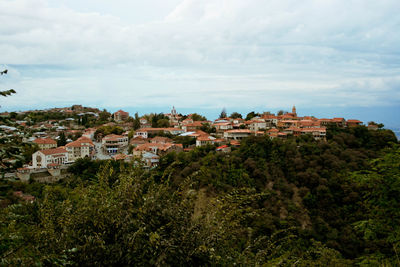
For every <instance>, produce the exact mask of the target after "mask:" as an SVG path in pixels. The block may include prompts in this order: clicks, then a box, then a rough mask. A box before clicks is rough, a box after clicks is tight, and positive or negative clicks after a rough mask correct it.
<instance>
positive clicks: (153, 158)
mask: <svg viewBox="0 0 400 267" xmlns="http://www.w3.org/2000/svg"><path fill="white" fill-rule="evenodd" d="M159 161H160V157H159V156H158V155H156V154H154V153H151V152H144V153H143V154H142V162H143V164H144V167H146V168H152V167H156V166H157V165H158V162H159Z"/></svg>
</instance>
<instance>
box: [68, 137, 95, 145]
mask: <svg viewBox="0 0 400 267" xmlns="http://www.w3.org/2000/svg"><path fill="white" fill-rule="evenodd" d="M65 146H66V147H82V146H94V144H93V142H92V140H90V138H88V137H85V136H81V137H79V138H78V139H77V140H76V141H73V142H71V143H68V144H67V145H65Z"/></svg>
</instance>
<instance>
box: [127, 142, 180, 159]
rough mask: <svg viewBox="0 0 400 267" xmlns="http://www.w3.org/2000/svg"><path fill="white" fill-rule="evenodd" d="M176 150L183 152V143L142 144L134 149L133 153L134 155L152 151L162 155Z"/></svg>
mask: <svg viewBox="0 0 400 267" xmlns="http://www.w3.org/2000/svg"><path fill="white" fill-rule="evenodd" d="M172 151H176V152H181V151H183V146H182V144H172V143H167V144H159V143H146V144H141V145H138V146H137V147H135V149H134V150H133V155H134V156H141V155H142V154H143V153H145V152H151V153H154V154H156V155H159V156H162V155H165V154H167V153H169V152H172Z"/></svg>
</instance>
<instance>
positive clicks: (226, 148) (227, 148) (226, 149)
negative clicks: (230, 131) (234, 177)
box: [216, 145, 231, 153]
mask: <svg viewBox="0 0 400 267" xmlns="http://www.w3.org/2000/svg"><path fill="white" fill-rule="evenodd" d="M216 151H220V152H224V153H229V152H231V147H230V146H228V145H222V146H219V147H217V149H216Z"/></svg>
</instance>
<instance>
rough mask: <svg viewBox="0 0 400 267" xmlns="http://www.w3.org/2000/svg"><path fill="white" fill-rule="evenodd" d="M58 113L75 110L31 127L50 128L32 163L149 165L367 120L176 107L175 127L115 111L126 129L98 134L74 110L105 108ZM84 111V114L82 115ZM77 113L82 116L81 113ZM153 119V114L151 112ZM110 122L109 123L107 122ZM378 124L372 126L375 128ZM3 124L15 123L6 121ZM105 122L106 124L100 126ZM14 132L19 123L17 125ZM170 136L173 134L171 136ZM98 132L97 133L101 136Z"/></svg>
mask: <svg viewBox="0 0 400 267" xmlns="http://www.w3.org/2000/svg"><path fill="white" fill-rule="evenodd" d="M51 111H52V112H61V113H66V114H71V118H70V119H69V120H68V118H67V119H63V121H67V122H68V124H67V123H64V124H61V123H60V121H57V120H49V121H46V122H41V123H39V124H36V125H31V126H29V127H31V128H33V129H34V128H35V127H37V128H40V129H42V130H43V129H44V130H43V131H35V132H34V134H33V136H32V137H30V139H29V140H26V141H32V142H34V143H35V144H37V146H38V147H39V149H40V150H39V151H37V152H35V153H34V154H33V155H32V162H31V165H30V168H33V169H38V168H58V167H60V166H63V165H66V164H69V163H72V162H74V161H76V160H77V159H79V158H90V159H108V158H112V159H115V160H124V161H131V160H132V159H135V160H137V159H140V160H141V163H142V164H143V165H144V166H146V167H149V168H151V167H154V166H156V165H157V164H158V161H159V158H160V157H161V156H163V155H165V154H167V153H170V152H172V151H175V152H181V151H189V150H191V149H193V148H194V147H196V146H197V147H198V146H205V145H217V150H218V151H223V152H228V151H230V149H231V147H232V146H238V145H240V141H241V140H242V139H244V138H247V137H249V136H268V137H269V138H271V139H274V138H287V137H288V136H300V135H305V134H308V135H311V136H313V137H314V138H315V139H316V140H324V139H325V138H326V129H327V127H328V126H329V125H335V126H337V127H355V126H358V125H361V124H362V122H361V121H359V120H353V119H351V120H345V119H344V118H333V119H326V118H322V119H318V118H315V117H313V116H303V117H301V116H298V115H297V111H296V107H293V109H292V112H287V113H284V114H280V115H275V114H271V113H264V114H261V115H258V116H255V117H253V118H251V119H249V120H245V119H242V118H237V117H235V118H230V117H227V118H219V119H216V120H214V121H207V120H204V121H198V120H196V119H198V117H197V118H195V117H194V116H193V115H191V114H189V115H187V116H183V115H181V114H178V113H177V112H176V109H175V108H174V107H173V108H172V110H171V112H170V113H167V114H164V115H165V116H166V117H167V118H168V120H169V127H165V128H153V127H151V123H149V122H148V120H147V119H146V117H142V118H140V128H139V129H137V130H135V131H133V128H132V127H133V124H130V123H129V121H128V119H129V118H130V117H129V113H128V112H125V111H123V110H118V111H117V112H115V113H113V114H112V115H111V118H110V121H109V122H108V123H106V124H105V125H106V126H115V125H117V126H120V127H121V128H123V129H124V131H125V132H124V133H123V134H121V135H117V134H109V135H106V136H101V135H97V136H96V135H95V133H96V130H97V128H98V127H95V128H87V129H86V128H84V127H83V126H82V125H77V123H75V122H74V120H75V119H74V118H73V117H72V115H73V114H75V115H78V116H81V115H85V114H86V115H91V116H95V117H98V115H99V110H98V109H91V110H89V111H88V110H87V108H83V107H82V106H80V105H74V106H72V107H71V108H61V109H52V110H51ZM79 114H80V115H79ZM75 118H76V116H75ZM147 118H148V117H147ZM26 123H27V122H26V121H18V122H17V124H18V125H20V126H26ZM101 126H104V125H101ZM375 126H376V125H369V126H368V127H369V128H370V129H375V128H376V127H377V126H376V127H375ZM3 127H10V126H4V125H3ZM99 127H100V126H99ZM11 128H13V129H11V130H10V131H14V130H15V129H17V128H14V127H11ZM60 132H64V133H65V134H66V136H72V135H79V136H80V137H79V138H77V139H76V138H74V140H75V141H73V140H72V139H67V144H66V145H64V146H57V138H59V136H58V135H59V133H60ZM166 136H168V137H166ZM176 136H179V137H187V138H191V140H193V142H192V143H191V145H187V144H186V145H185V147H184V146H183V145H182V144H179V143H176V142H174V140H179V138H178V139H177V138H174V137H176ZM95 137H96V138H95Z"/></svg>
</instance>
